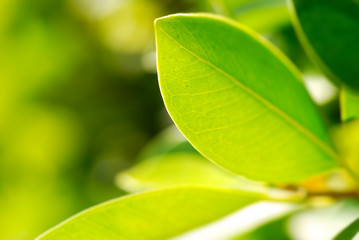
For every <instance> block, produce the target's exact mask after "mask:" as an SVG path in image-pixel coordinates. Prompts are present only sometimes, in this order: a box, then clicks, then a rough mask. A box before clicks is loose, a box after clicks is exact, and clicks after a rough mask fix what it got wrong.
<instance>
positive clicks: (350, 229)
mask: <svg viewBox="0 0 359 240" xmlns="http://www.w3.org/2000/svg"><path fill="white" fill-rule="evenodd" d="M358 232H359V218H358V219H356V220H355V221H354V222H352V223H351V224H349V226H347V227H346V228H345V229H344V230H343V231H341V232H340V233H339V234H338V235H337V236H335V238H334V240H347V239H353V237H354V236H355V235H356V234H357V233H358Z"/></svg>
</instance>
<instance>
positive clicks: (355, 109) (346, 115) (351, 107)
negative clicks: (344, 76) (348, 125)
mask: <svg viewBox="0 0 359 240" xmlns="http://www.w3.org/2000/svg"><path fill="white" fill-rule="evenodd" d="M340 117H341V119H342V121H343V122H344V121H347V120H350V119H354V118H357V117H359V93H356V92H353V91H351V90H350V89H348V88H343V89H342V91H341V92H340Z"/></svg>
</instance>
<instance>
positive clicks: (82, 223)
mask: <svg viewBox="0 0 359 240" xmlns="http://www.w3.org/2000/svg"><path fill="white" fill-rule="evenodd" d="M257 200H259V196H258V195H251V194H248V193H243V192H241V191H238V190H230V189H221V188H207V187H178V188H168V189H163V190H157V191H152V192H146V193H141V194H135V195H130V196H127V197H122V198H118V199H115V200H112V201H108V202H105V203H103V204H100V205H98V206H95V207H92V208H90V209H88V210H85V211H83V212H81V213H79V214H78V215H75V216H74V217H72V218H70V219H69V220H67V221H65V222H63V223H61V224H59V225H58V226H56V227H55V228H53V229H50V230H49V231H48V232H46V233H44V234H43V235H41V236H40V237H38V239H39V240H44V239H49V240H50V239H51V240H53V239H78V240H82V239H83V240H91V239H103V240H106V239H126V240H130V239H168V238H171V237H174V236H177V235H179V234H181V233H184V232H186V231H189V230H191V229H193V228H196V227H198V226H201V225H204V224H206V223H209V222H211V221H214V220H216V219H219V218H221V217H224V216H225V215H227V214H229V213H231V212H233V211H235V210H237V209H239V208H242V207H245V206H247V205H249V204H251V203H253V202H255V201H257ZM239 224H240V223H239Z"/></svg>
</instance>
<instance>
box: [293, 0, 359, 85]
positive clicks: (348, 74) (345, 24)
mask: <svg viewBox="0 0 359 240" xmlns="http://www.w3.org/2000/svg"><path fill="white" fill-rule="evenodd" d="M288 2H289V3H290V7H291V10H292V16H293V20H294V26H295V29H296V31H297V33H298V36H299V39H300V40H301V42H302V45H303V46H304V48H305V50H307V53H308V55H309V56H310V57H311V59H312V60H314V62H315V63H317V65H318V66H319V67H321V69H322V70H323V71H324V72H325V73H326V74H327V75H328V76H329V77H330V78H331V79H332V80H334V81H336V82H339V81H341V82H344V84H346V85H348V86H350V87H352V88H355V89H359V79H358V76H359V67H358V62H359V44H358V42H359V3H358V1H353V0H290V1H288Z"/></svg>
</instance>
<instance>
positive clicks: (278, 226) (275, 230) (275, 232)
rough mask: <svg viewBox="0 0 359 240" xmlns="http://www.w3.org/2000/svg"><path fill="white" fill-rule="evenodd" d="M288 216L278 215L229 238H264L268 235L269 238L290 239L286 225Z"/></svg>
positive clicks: (235, 239) (255, 239)
mask: <svg viewBox="0 0 359 240" xmlns="http://www.w3.org/2000/svg"><path fill="white" fill-rule="evenodd" d="M288 218H289V216H288V215H285V216H282V217H279V218H277V219H274V220H273V221H269V222H267V223H265V224H263V225H261V226H259V227H258V228H255V229H254V230H252V231H249V232H247V233H245V234H241V235H239V236H236V237H233V238H231V240H266V239H268V238H269V236H270V238H271V239H280V240H290V239H292V238H291V236H290V235H289V233H288V229H287V226H286V224H287V221H288Z"/></svg>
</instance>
